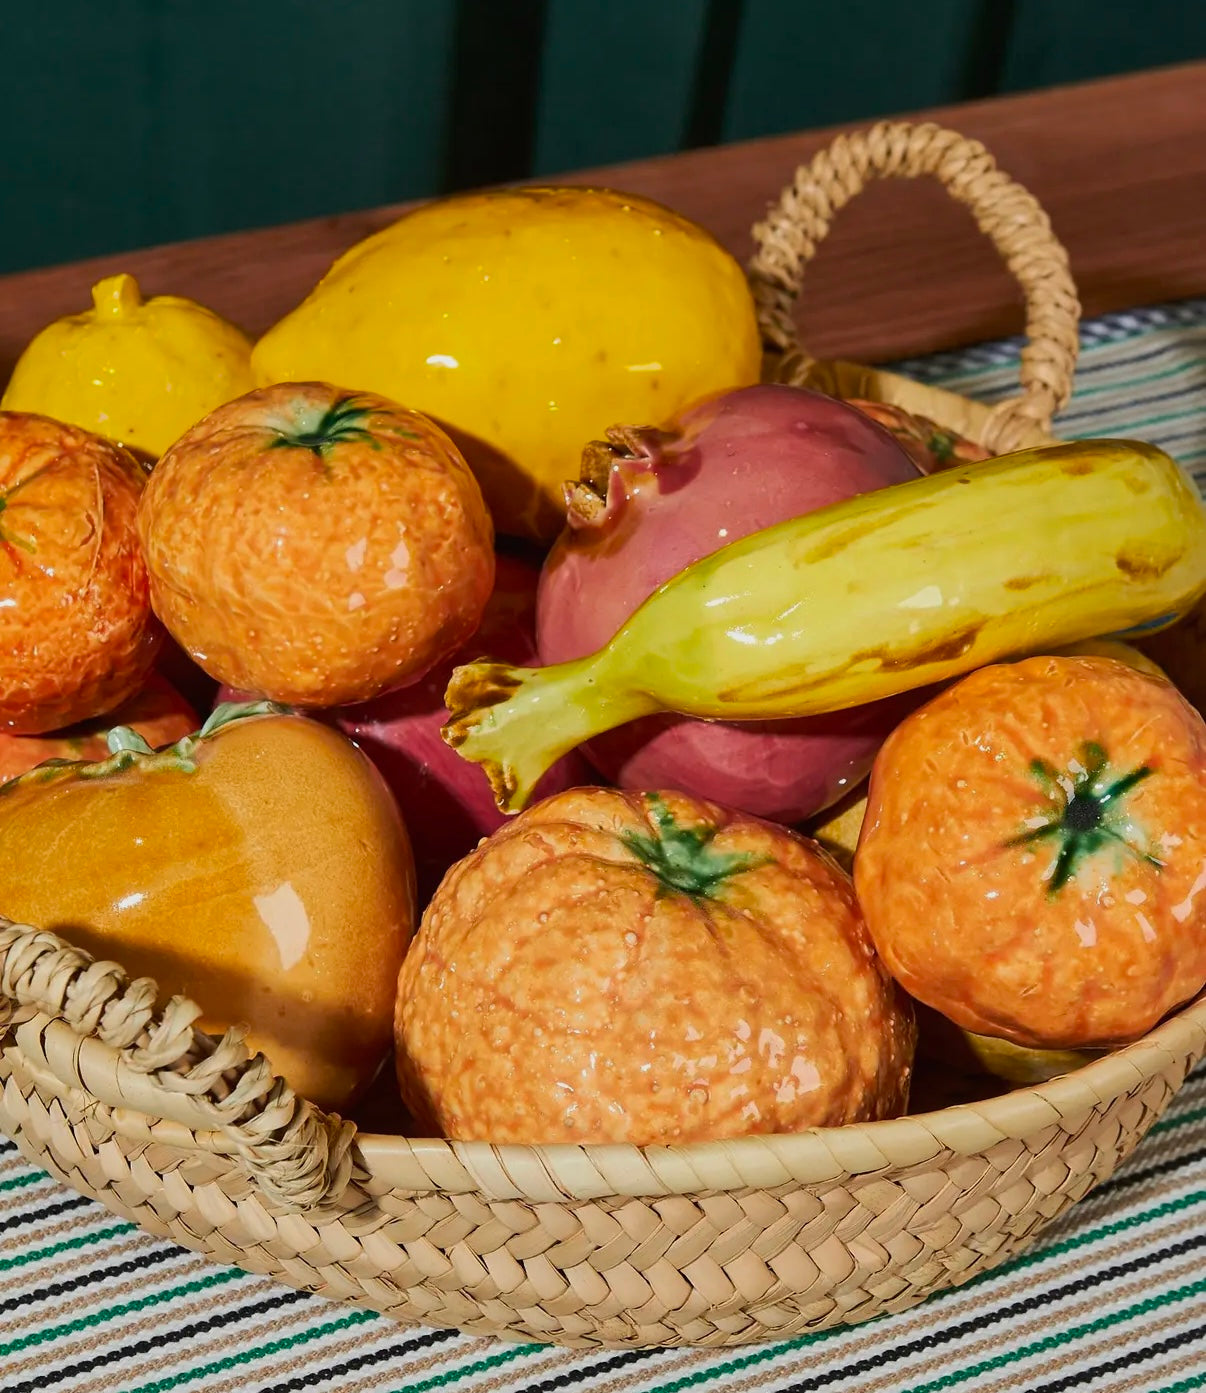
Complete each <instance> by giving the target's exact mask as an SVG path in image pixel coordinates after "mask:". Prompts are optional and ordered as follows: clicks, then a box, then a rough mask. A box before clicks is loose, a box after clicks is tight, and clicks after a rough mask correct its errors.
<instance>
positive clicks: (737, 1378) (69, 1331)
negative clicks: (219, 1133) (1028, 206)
mask: <svg viewBox="0 0 1206 1393" xmlns="http://www.w3.org/2000/svg"><path fill="white" fill-rule="evenodd" d="M1017 349H1018V345H1017V344H1016V343H1005V344H995V345H983V346H979V347H977V348H974V349H970V350H967V351H965V352H963V353H958V354H945V355H942V356H940V357H936V358H932V359H928V360H925V361H922V362H917V363H910V364H908V365H906V366H907V367H908V369H909V370H910V371H912V372H914V373H916V374H917V375H918V376H922V377H924V378H926V379H927V380H929V381H933V382H940V383H941V384H942V385H945V386H950V387H953V388H954V389H956V390H958V391H962V392H965V393H967V394H968V395H974V396H981V397H983V398H985V399H986V400H992V399H996V398H999V397H1000V396H1002V395H1005V394H1007V393H1008V392H1009V390H1010V389H1011V387H1012V386H1013V384H1014V383H1015V382H1016V378H1017ZM1059 429H1060V432H1061V433H1062V434H1064V435H1078V436H1105V435H1136V436H1141V437H1143V438H1146V439H1148V440H1151V441H1153V442H1155V443H1157V444H1159V445H1162V446H1164V447H1165V448H1167V449H1168V450H1169V451H1170V452H1171V453H1173V454H1174V455H1176V456H1177V457H1179V458H1180V459H1181V460H1182V461H1184V463H1185V464H1186V465H1187V466H1188V467H1189V468H1191V469H1192V470H1194V471H1195V473H1196V474H1197V477H1198V479H1199V482H1200V483H1202V484H1203V485H1204V486H1206V301H1204V302H1195V303H1188V304H1184V305H1177V306H1167V307H1163V308H1159V309H1153V310H1146V311H1137V312H1134V313H1132V314H1128V315H1116V316H1111V317H1110V318H1109V319H1104V320H1099V321H1097V322H1096V323H1094V324H1090V325H1087V326H1085V331H1084V350H1083V355H1082V360H1081V366H1080V371H1079V374H1078V379H1077V391H1076V394H1075V397H1074V399H1073V401H1072V403H1071V404H1070V405H1069V407H1068V409H1067V410H1066V411H1065V412H1064V414H1063V416H1062V417H1061V419H1060V422H1059ZM1202 1388H1206V1067H1203V1068H1201V1069H1199V1070H1198V1071H1197V1072H1196V1073H1195V1074H1194V1075H1193V1076H1191V1078H1190V1079H1189V1081H1188V1082H1187V1083H1186V1085H1185V1087H1184V1088H1183V1089H1182V1091H1181V1092H1180V1093H1179V1094H1178V1096H1177V1098H1176V1099H1175V1100H1174V1103H1173V1105H1172V1106H1171V1108H1170V1109H1169V1111H1168V1112H1167V1113H1166V1114H1165V1116H1164V1118H1163V1119H1162V1120H1161V1121H1160V1122H1159V1123H1158V1124H1157V1125H1156V1127H1155V1128H1154V1129H1153V1130H1152V1132H1151V1134H1150V1135H1149V1136H1148V1138H1147V1139H1146V1140H1145V1141H1144V1143H1143V1144H1142V1145H1141V1146H1140V1147H1139V1149H1138V1151H1137V1152H1136V1154H1135V1155H1134V1156H1133V1157H1132V1158H1131V1159H1130V1161H1129V1162H1128V1163H1127V1164H1126V1165H1125V1166H1124V1167H1123V1168H1122V1169H1121V1170H1120V1171H1119V1172H1118V1173H1117V1174H1116V1175H1115V1176H1114V1177H1113V1178H1112V1179H1111V1180H1109V1181H1108V1182H1107V1183H1106V1184H1104V1185H1102V1186H1100V1187H1098V1189H1097V1190H1095V1191H1094V1192H1093V1193H1092V1194H1091V1195H1089V1196H1088V1197H1087V1198H1086V1199H1085V1200H1083V1201H1082V1202H1081V1203H1080V1204H1079V1205H1077V1206H1076V1207H1075V1208H1074V1209H1073V1210H1072V1211H1071V1212H1070V1213H1069V1214H1067V1215H1065V1216H1064V1218H1063V1219H1062V1220H1060V1221H1059V1222H1057V1223H1056V1224H1055V1225H1053V1226H1052V1227H1051V1228H1049V1229H1048V1230H1046V1231H1045V1232H1044V1233H1043V1235H1042V1236H1041V1238H1040V1240H1039V1242H1038V1244H1037V1245H1036V1246H1035V1247H1033V1248H1032V1249H1031V1250H1029V1251H1028V1252H1027V1253H1025V1254H1024V1255H1022V1256H1021V1257H1020V1258H1018V1259H1016V1260H1015V1261H1013V1262H1012V1263H1009V1264H1007V1265H1006V1266H1004V1267H1001V1268H999V1269H997V1270H996V1271H995V1272H992V1273H990V1274H988V1275H987V1276H983V1277H980V1278H978V1279H977V1280H975V1281H973V1282H971V1283H969V1284H968V1285H966V1286H964V1287H960V1288H958V1289H955V1290H952V1291H948V1292H944V1293H941V1294H939V1295H937V1296H935V1297H932V1298H931V1299H930V1300H929V1301H927V1302H925V1303H924V1304H923V1305H922V1306H920V1307H917V1308H916V1309H915V1310H913V1311H910V1312H907V1313H905V1314H903V1315H899V1316H892V1317H886V1318H883V1319H881V1320H877V1321H873V1322H871V1323H869V1324H867V1325H862V1326H858V1327H852V1328H839V1329H835V1330H829V1331H823V1332H821V1333H819V1334H815V1335H809V1336H804V1337H801V1338H798V1339H792V1340H785V1341H779V1342H774V1343H769V1344H765V1345H757V1346H750V1347H745V1348H740V1349H735V1350H729V1351H723V1350H722V1351H716V1350H683V1349H668V1350H654V1351H636V1350H631V1351H628V1350H626V1351H619V1352H611V1351H595V1352H583V1351H574V1350H563V1349H558V1348H554V1347H549V1346H540V1345H513V1344H504V1343H502V1342H497V1341H491V1340H486V1339H479V1338H474V1337H471V1336H467V1335H461V1334H458V1333H456V1332H452V1331H445V1330H429V1329H401V1328H399V1327H397V1326H395V1325H393V1324H391V1323H390V1322H389V1321H387V1320H384V1319H382V1318H380V1317H378V1316H375V1315H372V1314H369V1313H367V1312H364V1311H361V1310H358V1309H355V1308H352V1307H347V1306H340V1305H337V1304H333V1303H331V1302H327V1301H323V1300H320V1299H318V1298H316V1297H312V1296H308V1295H305V1294H303V1293H300V1292H296V1291H293V1290H292V1289H290V1288H288V1287H285V1286H282V1285H280V1284H278V1283H276V1282H273V1281H271V1280H268V1279H265V1278H262V1277H256V1276H251V1275H248V1274H245V1273H242V1272H240V1271H237V1270H235V1269H231V1268H223V1267H216V1266H213V1265H212V1264H210V1263H208V1262H207V1261H206V1260H204V1259H202V1258H200V1257H198V1256H196V1255H195V1254H193V1253H190V1252H188V1251H186V1250H184V1249H181V1248H177V1247H174V1246H173V1245H171V1244H168V1243H164V1242H161V1241H160V1240H158V1239H154V1238H151V1237H149V1236H148V1235H146V1234H144V1233H142V1232H141V1231H140V1230H138V1229H136V1228H134V1227H133V1226H131V1225H129V1224H127V1223H124V1222H122V1221H120V1220H117V1219H115V1218H114V1216H113V1215H111V1214H109V1213H108V1212H107V1211H105V1210H104V1209H102V1208H101V1207H100V1206H99V1205H97V1204H94V1203H93V1202H91V1201H90V1200H86V1199H84V1198H83V1197H81V1196H79V1195H77V1194H75V1193H73V1192H72V1191H70V1190H67V1189H65V1188H63V1187H62V1186H60V1185H58V1184H57V1183H56V1182H54V1181H52V1180H51V1179H50V1178H49V1177H47V1176H46V1175H44V1174H43V1173H41V1172H39V1171H37V1170H34V1169H32V1168H30V1167H29V1166H27V1165H25V1164H24V1163H23V1162H22V1161H21V1160H20V1159H19V1157H18V1156H17V1153H16V1149H15V1147H13V1146H12V1145H11V1144H10V1143H8V1142H6V1141H4V1140H3V1139H0V1393H55V1391H56V1390H63V1393H172V1390H182V1391H183V1393H244V1391H245V1390H255V1391H256V1393H295V1391H296V1393H302V1391H303V1390H308V1389H319V1390H322V1389H329V1390H338V1393H433V1391H434V1390H437V1389H438V1390H456V1393H487V1390H488V1391H489V1393H554V1390H562V1389H565V1390H575V1389H580V1390H592V1393H603V1390H607V1393H686V1390H699V1391H700V1393H709V1390H715V1391H716V1393H722V1391H723V1393H730V1390H732V1391H734V1393H736V1391H737V1390H748V1393H814V1390H815V1393H821V1391H822V1390H828V1391H830V1393H852V1390H858V1393H940V1391H943V1390H948V1389H949V1390H955V1393H958V1391H959V1390H966V1393H1013V1391H1014V1390H1026V1393H1072V1390H1077V1393H1081V1391H1082V1390H1083V1393H1106V1390H1109V1393H1123V1390H1134V1391H1135V1393H1189V1390H1192V1389H1202Z"/></svg>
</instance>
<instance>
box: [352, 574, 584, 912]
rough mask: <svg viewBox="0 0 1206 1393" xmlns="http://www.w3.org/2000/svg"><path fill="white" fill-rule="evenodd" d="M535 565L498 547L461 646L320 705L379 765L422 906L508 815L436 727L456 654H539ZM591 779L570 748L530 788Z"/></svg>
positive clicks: (548, 789) (524, 657) (517, 657)
mask: <svg viewBox="0 0 1206 1393" xmlns="http://www.w3.org/2000/svg"><path fill="white" fill-rule="evenodd" d="M538 574H539V572H538V571H537V570H536V568H535V567H534V566H532V565H530V564H528V563H527V562H524V561H521V560H519V559H517V558H516V557H512V556H502V555H500V556H499V557H498V559H497V564H496V568H495V579H494V590H493V592H492V594H491V596H490V599H489V601H488V603H487V605H486V610H485V613H484V614H483V615H482V622H481V624H480V626H479V627H478V629H477V631H476V632H475V633H474V635H473V637H472V638H471V639H469V640H468V641H467V642H466V643H465V644H464V645H463V646H462V648H461V649H460V651H459V652H458V653H455V654H453V655H452V657H450V658H447V659H445V660H444V661H443V662H441V663H439V664H438V665H437V666H436V667H435V668H433V669H432V671H431V672H429V673H428V674H427V676H426V677H424V678H423V679H422V680H421V681H419V682H415V683H413V684H412V685H411V686H409V687H404V688H402V690H401V691H398V692H391V693H390V694H389V695H388V696H383V697H379V698H378V699H377V700H376V701H372V702H365V703H364V704H362V705H359V706H345V707H337V708H335V709H334V710H332V711H329V712H326V713H325V715H326V717H327V718H329V719H332V720H334V721H335V723H336V724H337V725H338V726H339V728H340V729H341V730H343V731H344V732H345V734H347V735H349V736H351V738H352V739H353V740H354V741H355V742H356V743H357V745H359V746H360V748H361V749H362V750H364V752H365V753H366V754H367V755H368V756H369V758H370V759H371V760H372V761H373V763H374V764H375V765H376V766H377V768H378V769H380V770H381V772H382V774H384V776H385V781H386V783H388V784H389V786H390V788H391V790H392V791H393V793H394V796H395V798H396V799H397V800H398V806H399V807H400V808H401V809H402V813H403V816H404V817H405V819H406V824H407V827H408V828H409V829H410V838H411V843H412V845H413V847H414V853H415V869H416V872H417V876H418V886H419V903H420V904H421V905H422V904H426V903H427V901H428V900H429V899H430V898H431V895H432V893H433V891H434V890H435V888H436V886H437V885H438V884H439V882H440V880H441V879H442V878H443V876H444V873H445V871H447V870H448V868H449V866H451V865H452V863H453V862H454V861H458V860H459V859H460V858H461V857H462V856H465V855H466V854H467V853H468V852H470V851H472V850H473V848H474V847H475V846H476V845H477V843H478V842H479V841H480V840H481V838H482V837H486V836H489V834H490V833H491V832H494V831H497V829H498V828H499V827H501V826H502V825H503V824H504V823H505V822H506V821H507V818H506V815H505V814H503V813H500V812H499V810H498V808H497V807H496V805H495V802H494V797H493V795H492V794H491V792H490V782H489V780H488V779H487V778H486V776H485V774H484V773H483V772H482V771H481V769H480V768H479V767H478V766H477V765H475V764H470V763H469V762H468V761H467V760H463V759H461V758H460V757H459V756H458V755H457V754H456V752H455V751H453V750H451V749H449V747H448V746H447V745H446V744H445V743H444V741H443V740H442V739H441V738H440V727H441V726H442V725H443V724H444V722H445V721H446V720H447V719H448V712H447V709H446V708H445V706H444V688H445V687H446V686H447V685H448V678H449V676H450V675H451V673H452V669H453V667H454V666H455V665H456V664H457V663H458V662H466V661H468V659H469V658H470V657H476V656H478V655H479V654H481V653H490V654H493V655H494V656H495V657H498V658H504V659H506V660H507V661H508V662H515V663H530V662H535V661H536V639H535V634H534V628H535V623H534V621H535V608H536V581H537V576H538ZM594 781H595V779H594V776H593V774H592V772H591V769H590V766H589V765H588V764H587V763H586V761H585V760H584V759H583V758H582V757H581V756H580V755H578V754H576V753H571V754H569V755H566V756H565V757H564V758H562V759H560V760H558V761H557V763H556V764H555V765H554V766H553V767H552V768H551V769H550V770H549V771H548V773H546V774H545V776H544V778H543V779H541V781H540V784H539V785H538V787H537V794H536V796H537V797H538V798H540V797H545V796H547V795H549V794H552V793H558V792H560V791H561V790H563V789H567V788H572V787H573V786H574V785H577V784H589V783H593V782H594Z"/></svg>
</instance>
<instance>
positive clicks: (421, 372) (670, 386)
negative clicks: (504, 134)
mask: <svg viewBox="0 0 1206 1393" xmlns="http://www.w3.org/2000/svg"><path fill="white" fill-rule="evenodd" d="M760 365H761V347H760V342H759V335H758V327H757V322H756V318H755V311H754V304H753V299H752V297H751V295H750V291H749V287H748V285H747V284H746V280H745V276H744V274H743V273H742V270H741V267H740V266H739V265H738V264H737V262H736V261H735V260H734V259H733V257H731V256H730V255H729V253H728V252H727V251H725V250H724V248H722V247H721V246H720V245H719V243H718V242H716V241H715V239H714V238H712V237H711V236H710V235H709V234H708V233H707V232H705V231H704V230H703V229H702V228H700V227H697V226H696V225H695V224H694V223H692V222H689V221H688V220H687V219H686V218H683V217H680V216H679V215H678V214H677V213H673V212H671V211H670V210H669V209H667V208H663V207H662V206H661V205H659V204H657V203H653V202H651V201H650V200H649V199H646V198H639V197H637V196H635V195H633V194H625V193H618V192H616V191H614V190H611V189H590V188H523V189H503V190H493V191H489V192H486V193H474V194H466V195H463V196H461V197H457V198H449V199H444V200H442V201H439V202H435V203H430V204H428V205H426V206H425V207H422V208H418V209H416V210H415V211H414V212H411V213H408V214H407V215H406V216H405V217H403V218H401V219H399V220H398V221H397V222H395V223H394V224H392V225H391V226H390V227H387V228H384V229H383V230H382V231H381V232H378V233H376V234H375V235H374V236H372V237H369V238H368V239H367V240H365V241H363V242H361V243H359V244H358V245H357V246H354V247H352V248H351V250H350V251H348V252H346V253H345V254H344V255H343V256H342V257H340V259H339V260H338V261H337V262H336V263H335V265H334V266H332V268H331V269H330V271H328V272H327V274H326V276H324V277H323V279H322V281H321V282H320V283H319V284H318V286H317V287H316V288H315V289H314V290H313V291H312V292H311V294H310V296H309V297H308V299H306V300H305V301H304V302H303V303H302V304H301V305H299V306H298V307H297V309H295V310H294V311H293V312H292V313H291V314H289V315H287V316H286V317H285V318H284V319H283V320H281V322H280V323H279V324H277V325H276V326H275V327H274V328H273V329H270V330H269V331H268V333H267V334H266V335H265V336H264V337H263V338H262V339H261V340H260V341H259V343H258V344H256V346H255V350H254V352H253V354H252V370H253V372H254V373H255V376H256V380H257V381H258V382H261V383H268V382H282V381H287V380H290V379H300V378H311V377H318V378H324V379H326V380H328V381H332V382H343V383H348V384H350V385H355V386H358V387H364V388H368V389H370V390H372V391H377V392H382V393H384V394H385V395H386V396H389V397H393V398H394V399H395V400H396V401H404V402H406V403H407V404H408V405H410V406H413V407H415V408H417V409H418V410H420V411H423V412H426V413H427V414H429V415H431V416H433V417H435V418H436V419H437V420H438V421H439V422H440V423H441V425H443V426H445V427H446V428H447V429H448V430H449V432H450V433H451V434H452V435H453V437H454V438H455V440H456V442H457V444H458V445H459V446H460V447H461V449H462V450H463V451H464V453H465V457H466V458H467V459H468V461H469V463H470V465H471V466H472V468H473V470H474V472H475V473H476V474H477V477H478V479H479V480H480V481H481V484H482V488H483V490H484V492H485V495H486V501H487V503H488V504H489V506H490V510H491V512H492V513H493V515H494V522H495V525H496V527H497V528H498V530H499V531H500V532H505V533H512V534H517V535H520V536H529V537H536V538H539V539H542V540H545V541H551V540H552V539H553V537H555V536H556V535H557V533H558V532H559V531H560V530H561V527H562V525H563V524H564V521H565V504H564V501H563V496H562V485H563V483H564V482H565V481H566V480H572V479H577V477H578V466H579V461H580V458H581V454H582V447H583V446H584V445H585V444H586V443H587V441H589V440H593V439H597V438H601V437H602V435H603V432H604V430H605V429H606V428H607V427H608V426H611V425H615V424H616V423H617V422H620V421H631V422H635V423H638V424H645V423H648V424H650V425H660V424H662V423H663V422H665V421H668V420H670V418H671V417H673V416H674V415H676V414H677V413H678V411H680V410H681V409H682V408H683V407H684V406H686V405H687V404H688V403H689V402H692V401H695V400H696V399H698V398H699V397H703V396H707V395H709V394H710V393H712V392H718V391H722V390H724V389H725V388H729V387H743V386H748V385H749V384H750V383H753V382H756V381H757V380H758V374H759V368H760Z"/></svg>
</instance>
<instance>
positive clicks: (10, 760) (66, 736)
mask: <svg viewBox="0 0 1206 1393" xmlns="http://www.w3.org/2000/svg"><path fill="white" fill-rule="evenodd" d="M198 725H200V721H199V719H198V717H197V713H196V712H195V711H194V710H193V708H192V707H191V706H190V705H189V704H188V702H187V701H185V699H184V698H183V697H182V696H181V695H180V693H179V692H178V691H176V689H175V688H174V687H173V686H172V685H171V683H170V682H168V681H167V679H166V678H164V677H161V676H160V675H159V674H158V673H157V672H153V673H151V675H150V677H148V678H147V681H146V685H145V686H143V687H141V688H140V689H139V690H138V691H137V692H136V693H135V694H134V695H133V696H132V697H131V698H130V699H129V701H126V702H123V703H122V704H121V706H119V707H118V708H117V710H116V711H111V712H110V713H109V714H108V715H107V716H99V717H97V718H96V719H95V720H92V721H82V722H80V724H78V725H73V726H68V727H67V729H66V730H60V731H54V732H52V733H50V734H47V735H9V734H6V733H4V732H0V783H7V782H8V781H9V780H10V779H15V778H16V777H17V776H18V775H19V774H24V773H26V772H27V771H28V770H30V769H33V768H34V766H35V765H38V764H41V763H42V762H43V761H44V760H48V759H79V760H86V761H89V762H95V761H97V760H102V759H106V758H108V755H109V746H108V744H107V743H106V739H105V737H106V736H107V735H108V733H109V731H110V730H112V729H113V727H114V726H129V727H130V728H131V729H132V730H135V731H137V732H138V734H139V735H141V736H142V738H143V739H144V740H145V741H146V742H147V744H148V745H150V746H151V748H152V749H158V748H159V746H161V745H170V744H171V743H172V742H173V741H175V740H179V739H180V737H181V736H182V735H188V734H189V733H190V732H191V731H194V730H196V729H197V727H198Z"/></svg>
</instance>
